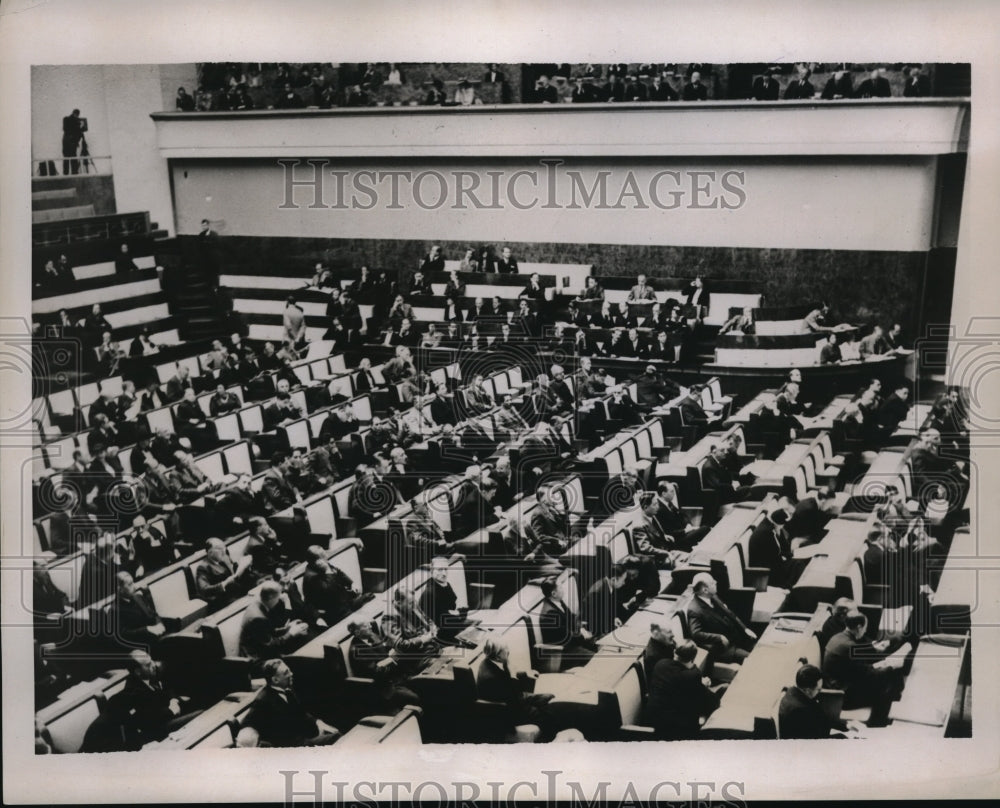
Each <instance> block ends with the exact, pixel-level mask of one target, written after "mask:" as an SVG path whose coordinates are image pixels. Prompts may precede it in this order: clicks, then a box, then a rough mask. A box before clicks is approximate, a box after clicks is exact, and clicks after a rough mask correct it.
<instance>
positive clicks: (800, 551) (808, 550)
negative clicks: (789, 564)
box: [792, 542, 820, 558]
mask: <svg viewBox="0 0 1000 808" xmlns="http://www.w3.org/2000/svg"><path fill="white" fill-rule="evenodd" d="M819 550H820V546H819V542H817V543H816V544H803V545H802V546H801V547H796V548H795V550H794V551H793V552H792V555H793V556H794V557H795V558H812V557H813V556H814V555H816V553H818V552H819Z"/></svg>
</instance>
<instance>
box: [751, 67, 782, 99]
mask: <svg viewBox="0 0 1000 808" xmlns="http://www.w3.org/2000/svg"><path fill="white" fill-rule="evenodd" d="M780 91H781V87H780V86H779V85H778V81H777V79H775V78H774V71H773V70H771V68H767V69H766V70H765V71H764V74H763V75H761V76H757V78H755V79H754V80H753V90H752V93H753V98H754V100H755V101H777V100H778V93H779V92H780Z"/></svg>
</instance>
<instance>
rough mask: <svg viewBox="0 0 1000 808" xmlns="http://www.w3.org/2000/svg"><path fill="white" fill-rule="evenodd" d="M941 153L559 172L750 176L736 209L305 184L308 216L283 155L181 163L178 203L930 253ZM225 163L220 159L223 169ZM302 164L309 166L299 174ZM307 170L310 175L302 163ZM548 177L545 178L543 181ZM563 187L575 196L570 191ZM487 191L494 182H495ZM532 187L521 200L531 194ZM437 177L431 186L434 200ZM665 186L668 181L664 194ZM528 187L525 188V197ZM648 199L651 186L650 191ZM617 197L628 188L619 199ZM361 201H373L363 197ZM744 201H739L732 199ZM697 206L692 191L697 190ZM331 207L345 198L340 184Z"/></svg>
mask: <svg viewBox="0 0 1000 808" xmlns="http://www.w3.org/2000/svg"><path fill="white" fill-rule="evenodd" d="M935 161H936V158H934V157H924V156H909V157H895V158H892V157H868V158H865V157H847V158H832V157H827V158H821V159H813V158H808V157H799V158H796V157H785V158H731V159H722V158H705V159H698V160H694V159H691V158H685V159H669V158H662V159H659V160H650V159H648V158H644V159H640V160H636V159H634V158H632V159H629V158H622V159H620V160H617V161H611V160H607V159H604V158H602V159H600V160H596V159H592V160H574V159H572V158H568V159H567V161H566V163H565V165H563V166H562V167H560V170H565V169H570V170H579V171H580V172H581V175H582V177H583V178H584V184H585V185H586V186H587V187H588V188H589V187H590V186H591V185H592V184H593V182H594V178H595V177H596V176H597V172H599V171H610V172H612V174H611V177H610V178H609V180H608V188H609V189H611V188H615V189H619V188H620V187H621V186H622V184H623V183H624V177H625V175H626V174H627V173H628V169H629V168H631V169H632V171H633V173H634V176H635V178H636V181H637V183H638V187H639V188H640V189H646V188H648V186H649V183H650V180H651V178H652V177H653V176H654V175H655V174H656V173H657V172H658V171H661V170H677V171H680V172H690V171H693V170H699V171H701V170H708V171H715V172H717V175H718V176H720V177H721V175H722V174H723V173H724V172H727V171H732V170H735V171H742V172H744V182H743V188H744V190H745V193H746V202H745V204H744V205H743V206H742V207H740V208H739V209H735V210H725V211H724V210H696V209H692V208H689V207H679V208H677V209H675V210H661V209H658V208H656V207H650V208H649V209H646V210H636V209H623V210H594V209H589V210H588V209H581V210H567V209H545V208H543V207H542V203H543V202H544V199H545V191H544V188H543V189H542V190H541V191H539V194H538V195H539V197H540V199H541V202H540V203H539V205H538V206H536V207H535V208H534V209H532V210H517V209H515V208H514V207H512V206H511V205H510V204H507V203H506V202H502V205H503V206H502V209H499V210H476V209H473V208H471V207H470V208H468V209H465V210H454V209H451V208H449V207H444V208H441V209H439V210H425V209H421V208H420V207H418V206H417V205H415V204H413V202H412V196H410V195H408V194H406V193H405V188H406V185H405V184H401V185H400V188H401V192H400V195H399V199H398V202H399V204H400V205H401V206H402V209H399V210H393V209H387V206H388V205H389V204H390V194H389V193H388V190H389V183H388V181H385V182H384V183H382V184H381V185H380V186H378V187H379V188H380V189H381V190H382V191H383V193H382V194H381V196H380V202H379V204H378V205H377V206H376V207H375V208H373V209H371V210H354V209H347V210H336V209H310V208H309V207H308V205H309V204H310V203H311V202H312V199H313V196H312V190H311V189H299V190H297V191H296V196H295V198H294V201H295V202H296V203H297V204H299V205H300V207H299V208H298V209H296V210H282V209H280V206H281V205H282V204H283V202H284V196H285V174H284V169H283V168H282V166H280V165H278V164H277V162H276V160H273V159H267V160H254V161H245V160H239V161H228V162H224V161H212V160H197V161H193V160H173V161H172V166H173V169H172V170H173V176H174V203H175V208H176V215H177V228H178V233H196V232H197V231H198V228H199V222H200V220H201V219H202V218H209V219H211V220H212V221H213V222H215V223H216V227H217V228H218V230H219V232H220V233H222V234H223V235H264V236H315V237H330V238H403V239H414V238H415V239H457V240H472V241H542V242H584V243H588V242H590V243H604V244H659V245H677V246H692V247H757V248H788V249H834V250H892V251H924V250H927V249H928V248H929V247H930V236H931V228H932V222H933V216H932V212H933V207H934V192H935ZM213 163H214V164H213ZM328 168H329V170H333V169H336V170H345V171H348V172H349V174H348V175H347V177H346V185H347V186H348V187H350V185H351V182H352V177H353V175H354V172H358V171H379V170H381V169H385V170H388V169H393V170H407V169H409V170H412V171H413V172H414V173H415V174H416V172H419V171H438V172H442V173H444V174H447V173H448V172H450V171H452V170H454V169H462V170H466V171H474V172H476V173H479V174H484V173H485V172H486V171H502V172H503V174H504V177H510V176H511V175H512V174H513V173H514V172H515V171H517V170H519V169H535V170H538V169H539V164H538V162H537V161H534V162H532V161H529V160H527V159H524V158H522V159H520V160H506V161H505V160H497V159H493V160H479V161H471V160H464V161H457V160H431V159H428V160H413V161H410V162H404V161H400V160H392V161H386V160H382V161H379V160H365V161H336V162H331V163H329V166H328ZM298 171H299V170H298V169H297V172H298ZM296 176H297V178H302V177H303V176H311V169H310V168H309V167H308V166H304V167H303V169H301V173H297V174H296ZM542 176H544V175H542ZM560 183H561V184H560V185H559V186H558V188H559V189H560V190H561V191H562V196H563V197H565V198H567V199H568V196H567V194H568V190H567V189H568V187H569V186H568V185H565V184H562V181H560ZM483 185H484V187H487V186H488V181H485V180H484V183H483ZM527 187H528V186H527V185H524V193H523V194H522V196H524V197H526V198H529V199H530V198H531V197H532V196H533V194H531V193H528V192H527ZM437 188H438V186H437V184H436V182H435V181H430V182H427V183H425V185H424V193H425V194H426V196H425V198H426V199H430V200H434V199H435V198H436V196H437V194H438V191H437ZM666 189H667V186H666V185H664V186H662V187H661V189H660V193H661V198H665V197H666V193H665V191H666ZM521 190H522V188H521V187H520V186H518V189H517V191H518V193H521ZM643 193H644V194H645V191H643ZM609 196H611V197H612V198H614V197H616V196H617V193H615V194H609ZM357 198H358V200H359V201H360V202H361V203H362V204H367V203H368V198H367V197H366V196H364V195H361V194H359V195H357ZM728 198H729V199H733V197H732V195H728ZM687 199H688V200H690V194H688V197H687ZM324 201H325V203H326V204H329V205H333V204H335V203H336V202H337V193H336V186H335V182H334V180H333V179H332V178H328V179H327V181H326V183H325V185H324Z"/></svg>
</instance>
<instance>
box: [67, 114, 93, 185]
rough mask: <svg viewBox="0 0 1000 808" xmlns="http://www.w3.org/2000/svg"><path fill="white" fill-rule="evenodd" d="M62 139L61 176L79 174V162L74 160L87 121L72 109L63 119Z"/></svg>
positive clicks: (85, 129)
mask: <svg viewBox="0 0 1000 808" xmlns="http://www.w3.org/2000/svg"><path fill="white" fill-rule="evenodd" d="M62 125H63V139H62V153H63V158H67V157H69V158H73V159H71V160H67V159H63V174H79V173H80V161H79V160H77V159H76V156H77V152H78V151H79V148H80V141H82V140H83V133H84V132H86V131H87V119H86V118H81V117H80V110H78V109H74V110H73V111H72V112H71V113H70V114H69V115H67V116H66V117H65V118H63V124H62Z"/></svg>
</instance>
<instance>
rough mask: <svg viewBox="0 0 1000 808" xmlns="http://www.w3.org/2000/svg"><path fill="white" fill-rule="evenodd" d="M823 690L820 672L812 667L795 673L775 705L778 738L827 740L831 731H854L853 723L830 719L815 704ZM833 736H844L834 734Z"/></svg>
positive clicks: (818, 704) (804, 667)
mask: <svg viewBox="0 0 1000 808" xmlns="http://www.w3.org/2000/svg"><path fill="white" fill-rule="evenodd" d="M822 689H823V672H822V671H821V670H820V669H819V668H817V667H816V666H815V665H803V666H802V667H801V668H799V669H798V671H797V672H796V674H795V686H794V687H790V688H788V690H786V691H785V695H784V696H782V697H781V703H780V704H779V705H778V737H779V738H781V739H782V740H786V739H799V738H829V737H830V733H831V732H833V730H839V731H840V732H846V731H847V730H851V731H856V730H857V725H856V724H854V723H853V722H847V721H842V720H840V719H839V718H838V719H832V718H830V716H829V715H827V713H826V711H825V710H824V709H823V707H822V706H821V705H820V703H819V702H818V701H817V697H818V696H819V693H820V691H821V690H822ZM834 737H840V738H842V737H844V736H843V735H835V736H834Z"/></svg>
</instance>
